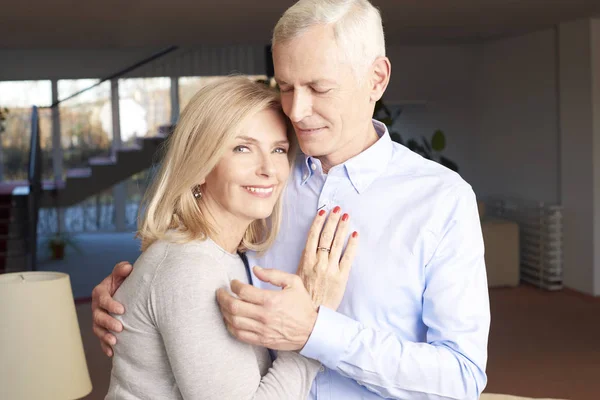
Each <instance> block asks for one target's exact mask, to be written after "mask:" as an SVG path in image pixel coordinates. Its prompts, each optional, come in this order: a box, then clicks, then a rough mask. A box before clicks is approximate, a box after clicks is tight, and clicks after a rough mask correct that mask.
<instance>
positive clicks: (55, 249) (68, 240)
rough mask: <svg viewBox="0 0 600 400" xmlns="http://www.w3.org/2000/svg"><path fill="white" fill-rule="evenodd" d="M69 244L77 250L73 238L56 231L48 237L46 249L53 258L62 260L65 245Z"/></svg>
mask: <svg viewBox="0 0 600 400" xmlns="http://www.w3.org/2000/svg"><path fill="white" fill-rule="evenodd" d="M67 245H69V246H71V247H73V248H74V249H76V250H79V249H78V247H77V244H76V243H75V241H74V240H73V238H72V237H71V236H70V235H68V234H64V233H61V232H56V233H55V234H54V235H52V236H51V237H50V238H48V250H49V251H50V256H51V258H52V259H53V260H62V259H63V258H64V257H65V247H66V246H67Z"/></svg>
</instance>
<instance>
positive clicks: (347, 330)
mask: <svg viewBox="0 0 600 400" xmlns="http://www.w3.org/2000/svg"><path fill="white" fill-rule="evenodd" d="M361 329H362V326H361V324H360V322H357V321H355V320H353V319H352V318H349V317H347V316H345V315H343V314H340V313H338V312H336V311H333V310H332V309H329V308H327V307H324V306H320V307H319V312H318V314H317V322H316V323H315V327H314V328H313V331H312V332H311V334H310V336H309V338H308V341H307V342H306V344H305V345H304V348H303V349H302V350H301V351H300V354H301V355H303V356H304V357H308V358H312V359H313V360H318V361H320V362H321V363H322V364H323V365H325V366H326V367H327V368H329V369H334V370H335V369H336V368H337V365H338V363H339V361H340V359H341V358H342V356H343V355H344V353H345V352H346V349H348V347H350V343H351V342H352V340H353V339H354V338H355V337H356V335H358V333H359V332H360V330H361Z"/></svg>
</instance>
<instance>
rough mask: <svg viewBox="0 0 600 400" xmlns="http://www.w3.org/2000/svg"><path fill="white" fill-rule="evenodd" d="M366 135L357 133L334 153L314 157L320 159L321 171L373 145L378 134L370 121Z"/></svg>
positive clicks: (324, 171) (326, 170)
mask: <svg viewBox="0 0 600 400" xmlns="http://www.w3.org/2000/svg"><path fill="white" fill-rule="evenodd" d="M367 129H368V132H367V134H366V135H357V139H356V140H353V141H351V142H348V143H347V144H346V145H345V146H344V147H343V148H340V149H339V150H338V151H337V152H336V153H334V154H330V155H327V156H322V157H316V158H317V159H318V160H319V161H321V168H323V173H325V174H327V173H329V170H330V169H331V168H333V167H335V166H336V165H340V164H343V163H345V162H346V161H348V160H349V159H351V158H352V157H355V156H357V155H359V154H360V153H362V152H363V151H365V150H367V149H368V148H369V147H371V146H373V145H374V144H375V143H376V142H377V141H378V140H379V135H378V134H377V131H376V130H375V127H374V126H373V124H372V123H369V127H368V128H367Z"/></svg>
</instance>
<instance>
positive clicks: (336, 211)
mask: <svg viewBox="0 0 600 400" xmlns="http://www.w3.org/2000/svg"><path fill="white" fill-rule="evenodd" d="M340 210H341V208H340V206H335V208H334V209H333V213H334V214H337V213H339V212H340Z"/></svg>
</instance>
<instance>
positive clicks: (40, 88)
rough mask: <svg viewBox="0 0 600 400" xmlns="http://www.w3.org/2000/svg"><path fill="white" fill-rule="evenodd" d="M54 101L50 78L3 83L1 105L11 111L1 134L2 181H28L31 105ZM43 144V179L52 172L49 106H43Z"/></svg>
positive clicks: (41, 130)
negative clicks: (47, 79) (46, 79)
mask: <svg viewBox="0 0 600 400" xmlns="http://www.w3.org/2000/svg"><path fill="white" fill-rule="evenodd" d="M51 103H52V85H51V83H50V81H5V82H0V108H7V109H8V113H7V115H6V120H5V121H4V123H3V128H4V131H3V132H2V133H0V140H1V143H2V145H1V146H0V160H1V162H0V180H4V181H24V180H27V163H28V161H29V142H30V140H31V110H32V106H34V105H36V106H38V107H47V106H49V105H51ZM39 116H40V137H41V141H40V145H41V147H42V152H43V155H42V159H43V165H42V178H43V179H51V178H52V176H53V174H52V158H51V153H52V115H51V112H50V109H40V110H39Z"/></svg>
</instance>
